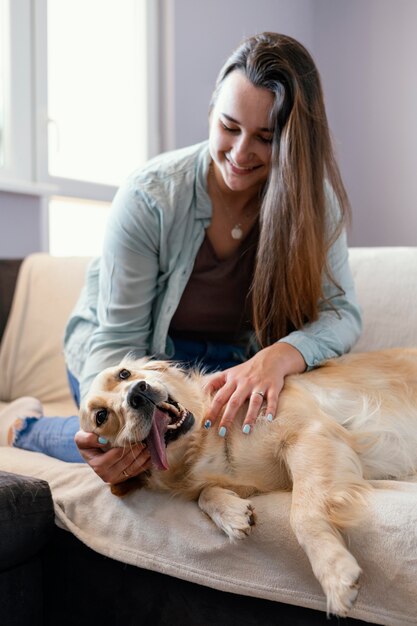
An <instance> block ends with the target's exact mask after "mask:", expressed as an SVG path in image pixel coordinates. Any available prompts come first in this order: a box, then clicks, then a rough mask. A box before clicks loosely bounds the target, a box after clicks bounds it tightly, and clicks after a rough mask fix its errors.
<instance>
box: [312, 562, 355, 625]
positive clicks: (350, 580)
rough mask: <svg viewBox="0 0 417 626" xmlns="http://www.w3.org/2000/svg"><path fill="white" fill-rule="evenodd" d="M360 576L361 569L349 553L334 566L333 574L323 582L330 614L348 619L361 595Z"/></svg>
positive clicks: (330, 573) (328, 575)
mask: <svg viewBox="0 0 417 626" xmlns="http://www.w3.org/2000/svg"><path fill="white" fill-rule="evenodd" d="M349 557H350V558H349ZM360 575H361V568H360V567H359V565H358V563H357V561H356V559H355V558H354V557H353V556H352V555H351V554H349V553H348V554H347V555H346V556H345V558H343V559H341V560H338V561H337V562H335V563H334V564H333V567H332V572H329V573H328V574H327V576H325V577H324V578H323V579H322V580H321V584H322V587H323V590H324V592H325V594H326V597H327V613H328V614H334V615H339V616H340V617H346V615H347V613H348V612H349V611H350V609H351V608H352V607H353V605H354V603H355V600H356V597H357V595H358V593H359V586H360V585H359V578H360Z"/></svg>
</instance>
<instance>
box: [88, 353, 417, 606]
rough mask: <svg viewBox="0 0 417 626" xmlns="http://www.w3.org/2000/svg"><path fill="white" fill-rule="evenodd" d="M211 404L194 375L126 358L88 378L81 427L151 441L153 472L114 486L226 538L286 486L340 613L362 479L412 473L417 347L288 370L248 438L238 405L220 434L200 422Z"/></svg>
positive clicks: (350, 584)
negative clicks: (187, 511)
mask: <svg viewBox="0 0 417 626" xmlns="http://www.w3.org/2000/svg"><path fill="white" fill-rule="evenodd" d="M210 401H211V399H210V397H208V395H207V393H206V392H205V391H204V376H203V374H202V373H200V372H198V371H191V372H188V371H184V370H183V369H181V368H180V367H178V366H176V365H173V364H170V363H168V362H165V361H152V360H149V359H140V360H134V359H131V358H129V356H128V357H127V358H126V359H124V360H123V361H122V363H121V364H120V365H119V366H117V367H113V368H109V369H106V370H104V371H103V372H101V373H100V374H99V375H98V376H97V377H96V379H95V381H94V382H93V384H92V386H91V389H90V391H89V393H88V395H87V397H86V398H85V400H84V402H83V404H82V407H81V411H80V418H81V427H82V428H83V429H84V430H87V431H90V432H94V433H97V435H101V436H103V437H106V438H107V439H108V440H109V441H110V442H111V443H112V445H114V446H129V445H131V444H132V443H133V442H139V441H141V442H145V443H146V445H147V446H148V448H149V451H150V453H151V459H152V466H153V469H152V471H147V472H146V473H144V474H141V475H140V476H138V477H137V478H131V479H129V480H128V481H126V482H125V483H121V484H118V485H113V486H112V491H113V493H116V494H118V495H123V494H124V493H126V492H127V491H128V490H130V489H131V488H134V487H138V486H141V485H144V486H147V487H149V488H150V489H156V490H165V491H170V492H173V493H177V494H181V495H183V496H185V497H187V498H191V499H195V500H197V501H198V504H199V506H200V508H201V509H202V510H203V511H204V512H205V513H207V515H208V516H209V517H210V518H211V519H212V520H213V522H214V523H215V524H216V525H217V526H218V527H219V528H220V529H221V530H222V531H224V532H225V533H226V534H227V535H228V536H229V538H230V539H231V540H235V539H241V538H244V537H245V536H246V535H248V534H249V533H250V530H251V527H252V525H253V524H254V513H253V505H252V503H251V501H250V500H249V499H248V498H249V497H250V496H252V495H254V494H259V493H268V492H273V491H278V490H292V506H291V525H292V528H293V530H294V533H295V535H296V537H297V539H298V541H299V543H300V545H301V546H302V547H303V549H304V550H305V552H306V553H307V556H308V558H309V560H310V563H311V566H312V568H313V571H314V574H315V576H316V577H317V579H318V580H319V582H320V584H321V586H322V588H323V590H324V593H325V594H326V597H327V606H328V612H329V613H334V614H337V615H341V616H344V615H346V613H347V612H348V610H349V609H350V608H351V607H352V605H353V603H354V601H355V599H356V596H357V593H358V588H359V585H358V581H359V576H360V573H361V569H360V567H359V565H358V563H357V561H356V559H355V558H354V557H353V555H352V554H351V553H350V552H349V551H348V550H347V548H346V545H345V543H344V541H343V538H342V535H341V533H340V531H343V529H346V528H348V527H349V526H352V525H355V524H358V522H359V521H360V519H361V516H362V514H363V511H364V509H365V507H364V504H365V503H366V494H367V492H368V491H369V490H370V489H372V484H371V483H370V482H369V481H370V480H371V479H382V478H390V479H404V478H406V477H408V476H411V475H412V474H415V473H416V470H417V349H415V350H414V349H409V350H406V349H395V350H386V351H381V352H373V353H368V354H351V355H346V356H343V357H341V358H338V359H333V360H330V361H328V362H326V363H325V364H324V365H323V366H322V367H320V368H318V369H315V370H313V371H310V372H307V373H304V374H301V375H294V376H288V377H287V379H286V382H285V385H284V388H283V390H282V392H281V394H280V398H279V405H278V410H277V414H276V416H275V419H274V420H273V421H272V422H268V421H267V419H266V417H265V415H264V411H262V410H261V412H260V415H259V417H258V419H257V422H256V424H255V427H254V428H253V431H252V433H251V434H250V435H246V434H244V433H243V432H242V420H243V417H244V414H245V409H244V407H243V408H242V410H241V412H240V416H238V418H236V419H235V421H234V423H233V426H232V427H231V428H230V429H229V431H228V434H227V436H226V437H225V438H222V437H219V436H218V433H217V428H214V427H212V428H210V429H208V430H207V429H205V428H204V416H205V413H206V411H207V409H208V407H209V405H210ZM264 410H265V409H264Z"/></svg>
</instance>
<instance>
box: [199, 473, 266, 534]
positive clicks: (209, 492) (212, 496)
mask: <svg viewBox="0 0 417 626" xmlns="http://www.w3.org/2000/svg"><path fill="white" fill-rule="evenodd" d="M198 505H199V507H200V509H201V510H202V511H204V513H207V515H208V516H209V517H210V518H211V519H212V520H213V522H214V523H215V524H216V526H218V528H220V530H222V531H223V532H224V533H226V535H227V536H228V537H229V539H230V540H231V541H235V540H236V539H244V538H245V537H246V536H247V535H248V534H249V533H250V531H251V527H252V526H253V525H254V523H255V517H254V512H253V506H252V503H251V502H250V501H249V500H245V499H243V498H240V497H239V496H238V495H237V494H236V493H235V492H234V491H231V490H230V489H224V488H223V487H218V486H215V485H213V486H212V485H210V486H207V487H204V489H203V490H202V491H201V493H200V497H199V499H198Z"/></svg>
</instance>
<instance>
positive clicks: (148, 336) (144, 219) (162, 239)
mask: <svg viewBox="0 0 417 626" xmlns="http://www.w3.org/2000/svg"><path fill="white" fill-rule="evenodd" d="M210 160H211V157H210V154H209V150H208V142H203V143H201V144H197V145H195V146H191V147H188V148H185V149H181V150H176V151H174V152H169V153H165V154H163V155H160V156H158V157H156V158H155V159H152V160H151V161H149V163H148V164H147V165H146V166H145V167H143V168H141V169H140V170H138V171H136V172H134V173H133V174H132V175H131V176H130V177H129V178H128V179H127V181H126V183H125V184H124V185H123V186H122V187H121V188H120V189H119V191H118V192H117V194H116V196H115V198H114V201H113V207H112V211H111V214H110V218H109V223H108V226H107V231H106V236H105V240H104V245H103V253H102V256H101V257H100V259H95V260H94V261H93V262H92V263H91V265H90V267H89V269H88V272H87V277H86V284H85V286H84V288H83V290H82V293H81V296H80V298H79V300H78V303H77V305H76V307H75V309H74V311H73V313H72V315H71V318H70V320H69V322H68V325H67V328H66V332H65V341H64V343H65V356H66V360H67V365H68V367H69V369H70V370H71V372H72V373H73V374H74V375H75V376H76V377H77V378H78V380H79V381H80V385H81V397H83V396H84V395H85V393H86V392H87V390H88V387H89V385H90V383H91V381H92V379H93V378H94V376H95V375H96V374H97V373H98V372H99V371H101V370H102V369H103V368H105V367H109V366H113V365H115V364H117V363H118V362H119V361H120V360H121V359H122V358H123V357H124V356H125V355H126V353H127V352H129V351H131V350H134V351H135V353H136V354H137V355H138V356H140V355H155V356H157V357H162V358H169V357H171V356H172V355H173V350H174V348H173V344H172V341H171V339H170V338H169V336H168V329H169V326H170V322H171V319H172V316H173V314H174V312H175V310H176V308H177V306H178V304H179V301H180V298H181V295H182V293H183V291H184V288H185V286H186V284H187V281H188V279H189V277H190V274H191V272H192V269H193V266H194V261H195V258H196V255H197V252H198V250H199V248H200V246H201V244H202V242H203V239H204V235H205V229H206V228H207V227H208V226H209V224H210V220H211V212H212V206H211V201H210V197H209V195H208V192H207V174H208V167H209V163H210ZM326 194H327V198H328V205H329V223H331V222H332V221H333V220H334V218H335V215H337V210H338V209H337V203H336V201H335V197H334V195H333V194H332V192H331V189H329V188H326ZM329 267H330V270H331V272H332V274H333V276H334V278H335V280H336V282H337V283H338V284H339V285H340V286H341V287H342V289H343V291H344V293H343V294H340V292H338V290H337V289H336V287H335V286H334V285H333V283H331V282H330V281H328V280H327V279H326V278H324V279H323V281H324V282H323V293H324V296H325V298H324V300H323V302H322V303H321V304H320V311H321V313H320V317H319V319H318V320H317V321H316V322H313V323H310V324H307V325H306V326H305V327H304V328H303V329H302V330H298V331H295V332H292V333H290V334H289V335H288V336H286V337H282V338H281V339H279V340H280V341H285V342H287V343H289V344H291V345H293V346H294V347H295V348H297V349H298V350H299V351H300V352H301V354H302V355H303V357H304V359H305V361H306V363H307V366H308V367H314V366H315V365H318V364H319V363H321V362H322V361H323V360H325V359H328V358H331V357H334V356H338V355H341V354H343V353H344V352H347V351H348V350H349V349H350V348H351V347H352V346H353V344H354V343H355V341H356V340H357V338H358V336H359V333H360V330H361V317H360V312H359V308H358V305H357V303H356V298H355V293H354V285H353V280H352V276H351V273H350V269H349V265H348V251H347V245H346V236H345V234H344V233H343V234H342V235H341V236H340V237H339V239H338V240H337V241H336V242H335V243H334V244H333V246H332V248H331V249H330V251H329ZM329 298H330V299H331V302H332V304H333V306H334V307H336V309H337V312H336V311H335V310H334V308H332V307H330V306H329V304H328V303H327V299H329Z"/></svg>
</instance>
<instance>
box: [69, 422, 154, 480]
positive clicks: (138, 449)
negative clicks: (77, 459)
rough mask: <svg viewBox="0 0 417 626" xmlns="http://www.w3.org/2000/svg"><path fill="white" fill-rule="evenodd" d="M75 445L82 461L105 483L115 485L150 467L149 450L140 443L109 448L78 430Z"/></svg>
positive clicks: (90, 434)
mask: <svg viewBox="0 0 417 626" xmlns="http://www.w3.org/2000/svg"><path fill="white" fill-rule="evenodd" d="M75 443H76V444H77V447H78V449H79V451H80V454H81V456H82V457H83V459H84V460H85V461H86V462H87V463H88V464H89V465H90V467H91V468H92V469H93V470H94V471H95V473H96V474H97V475H98V476H100V478H101V479H102V480H104V482H105V483H109V484H111V485H117V484H118V483H122V482H124V481H125V480H128V478H131V477H132V476H137V475H138V474H141V473H142V472H144V471H145V470H147V469H148V468H149V467H150V466H151V461H150V458H151V456H150V454H149V450H148V449H147V448H146V447H145V446H143V445H142V444H141V443H137V444H134V445H132V446H129V447H126V448H110V446H109V444H107V443H104V444H103V443H99V441H98V437H97V435H95V434H94V433H87V432H85V431H84V430H79V431H78V432H77V433H76V435H75Z"/></svg>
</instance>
